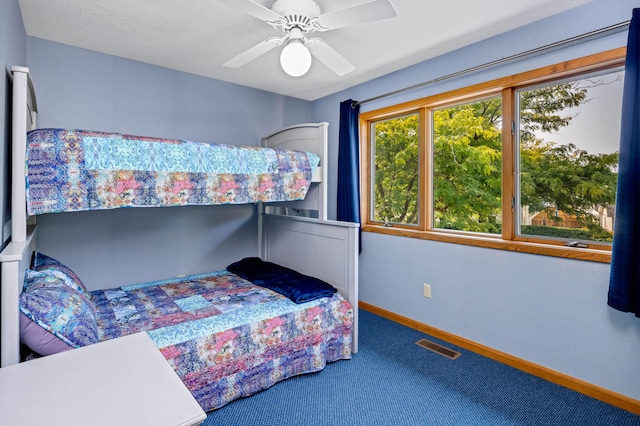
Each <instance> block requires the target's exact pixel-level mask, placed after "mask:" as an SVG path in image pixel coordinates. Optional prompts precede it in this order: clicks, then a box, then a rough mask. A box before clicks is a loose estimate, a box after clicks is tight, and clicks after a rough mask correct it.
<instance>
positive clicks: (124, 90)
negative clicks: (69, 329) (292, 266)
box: [27, 37, 311, 289]
mask: <svg viewBox="0 0 640 426" xmlns="http://www.w3.org/2000/svg"><path fill="white" fill-rule="evenodd" d="M27 62H28V66H29V69H30V70H31V74H32V77H33V80H34V84H35V87H36V93H37V96H38V107H39V110H40V114H39V115H38V127H40V128H45V127H63V128H80V129H88V130H103V131H113V132H121V133H129V134H137V135H145V136H157V137H165V138H178V139H188V140H193V141H203V142H217V143H228V144H234V145H254V146H255V145H260V138H261V137H262V136H266V135H268V134H270V133H272V132H274V131H276V130H278V129H280V128H282V127H285V126H289V125H291V124H295V123H300V122H308V121H309V118H310V114H311V105H310V104H309V102H307V101H302V100H297V99H293V98H289V97H285V96H280V95H276V94H273V93H268V92H264V91H259V90H255V89H250V88H246V87H243V86H238V85H233V84H229V83H225V82H221V81H216V80H212V79H208V78H204V77H198V76H195V75H191V74H187V73H183V72H178V71H173V70H169V69H166V68H161V67H157V66H153V65H148V64H143V63H140V62H135V61H131V60H127V59H122V58H118V57H115V56H110V55H105V54H101V53H96V52H92V51H88V50H84V49H79V48H75V47H71V46H67V45H63V44H59V43H54V42H50V41H46V40H42V39H38V38H32V37H29V38H28V39H27ZM255 214H256V210H255V207H254V206H253V205H240V206H231V205H225V206H213V207H184V208H182V207H181V208H154V209H125V210H118V211H108V212H92V213H65V214H57V215H43V216H41V217H38V225H39V228H38V248H39V250H40V251H42V252H44V253H47V254H49V255H50V256H53V257H55V258H58V259H59V260H60V261H62V262H64V263H67V264H68V265H69V266H70V267H72V268H73V269H74V270H75V271H76V272H77V273H78V275H79V276H80V277H81V278H82V279H83V280H84V281H85V283H86V284H87V286H88V287H90V288H92V289H97V288H105V287H113V286H114V285H123V284H129V283H135V282H141V281H148V280H154V279H162V278H170V277H173V276H177V275H181V274H191V273H200V272H207V271H212V270H216V269H223V268H224V267H225V266H227V265H228V264H229V263H231V262H234V261H236V260H239V259H240V258H242V257H244V256H255V255H257V253H258V244H257V232H258V231H257V225H256V220H255Z"/></svg>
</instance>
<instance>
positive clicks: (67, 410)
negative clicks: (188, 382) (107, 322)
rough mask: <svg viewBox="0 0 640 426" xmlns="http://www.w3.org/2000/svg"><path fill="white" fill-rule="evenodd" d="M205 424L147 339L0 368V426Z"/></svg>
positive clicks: (134, 337) (119, 341)
mask: <svg viewBox="0 0 640 426" xmlns="http://www.w3.org/2000/svg"><path fill="white" fill-rule="evenodd" d="M205 418H206V414H205V413H204V411H203V410H202V408H201V407H200V405H199V404H198V403H197V401H196V400H195V399H194V398H193V396H192V395H191V393H190V392H189V391H188V389H187V388H186V387H185V385H184V384H183V383H182V381H180V378H179V377H178V375H177V374H176V373H175V371H173V369H172V368H171V366H170V365H169V363H168V362H167V361H166V360H165V358H164V357H163V356H162V354H161V353H160V351H159V350H158V348H157V347H156V346H155V345H154V343H153V342H152V341H151V339H150V338H149V336H147V334H146V333H137V334H133V335H130V336H125V337H121V338H118V339H114V340H109V341H106V342H101V343H97V344H95V345H91V346H86V347H83V348H79V349H74V350H71V351H67V352H63V353H60V354H56V355H51V356H48V357H44V358H39V359H35V360H32V361H28V362H24V363H21V364H17V365H12V366H10V367H4V368H1V369H0V425H11V426H22V425H24V426H33V425H48V426H75V425H78V426H80V425H83V426H84V425H92V426H103V425H104V426H114V425H119V426H128V425H154V426H191V425H199V424H200V423H202V422H203V421H204V420H205Z"/></svg>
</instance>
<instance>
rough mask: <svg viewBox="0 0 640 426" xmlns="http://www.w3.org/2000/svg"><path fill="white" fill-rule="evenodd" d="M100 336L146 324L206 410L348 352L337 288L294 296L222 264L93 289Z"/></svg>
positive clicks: (346, 319) (348, 315) (347, 325)
mask: <svg viewBox="0 0 640 426" xmlns="http://www.w3.org/2000/svg"><path fill="white" fill-rule="evenodd" d="M91 299H92V301H93V303H94V305H95V307H96V315H97V322H98V333H99V339H100V340H107V339H112V338H116V337H119V336H124V335H127V334H131V333H135V332H139V331H146V332H147V334H148V335H149V336H150V337H151V339H152V340H153V341H154V342H155V344H156V346H158V348H159V349H160V351H161V352H162V354H163V355H164V356H165V358H166V359H167V360H168V362H169V363H170V364H171V366H172V367H173V368H174V370H175V371H176V373H177V374H178V375H179V376H180V378H181V379H182V381H183V382H184V383H185V385H186V386H187V388H188V389H189V390H190V391H191V393H192V394H193V396H194V397H195V398H196V400H197V401H198V402H199V403H200V405H201V406H202V408H203V409H204V410H205V411H210V410H213V409H216V408H219V407H221V406H223V405H225V404H227V403H228V402H230V401H232V400H234V399H237V398H239V397H243V396H248V395H251V394H253V393H255V392H258V391H260V390H262V389H266V388H268V387H270V386H271V385H273V384H275V383H277V382H279V381H281V380H283V379H286V378H289V377H292V376H295V375H299V374H303V373H309V372H314V371H319V370H322V369H323V368H324V366H325V365H326V363H327V362H332V361H337V360H340V359H349V358H351V339H352V330H353V310H352V308H351V305H350V304H349V302H347V301H346V300H344V299H343V298H342V297H341V296H340V295H339V294H337V293H336V294H334V295H333V296H331V297H325V298H321V299H316V300H313V301H310V302H307V303H302V304H296V303H294V302H292V301H291V300H289V299H288V298H286V297H285V296H282V295H280V294H278V293H275V292H273V291H271V290H268V289H266V288H263V287H259V286H256V285H254V284H252V283H250V282H249V281H246V280H244V279H242V278H240V277H238V276H237V275H234V274H232V273H230V272H227V271H219V272H214V273H210V274H202V275H196V276H190V277H185V278H181V279H175V280H165V281H156V282H151V283H144V284H136V285H131V286H124V287H119V288H115V289H109V290H99V291H93V292H91Z"/></svg>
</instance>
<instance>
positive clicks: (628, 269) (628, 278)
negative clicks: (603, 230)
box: [607, 9, 640, 317]
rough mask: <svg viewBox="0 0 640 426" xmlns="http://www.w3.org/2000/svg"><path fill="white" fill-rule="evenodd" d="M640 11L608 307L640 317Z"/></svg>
mask: <svg viewBox="0 0 640 426" xmlns="http://www.w3.org/2000/svg"><path fill="white" fill-rule="evenodd" d="M639 27H640V9H634V10H633V18H632V19H631V24H630V26H629V41H628V43H627V59H626V65H625V75H624V92H623V95H622V129H621V132H620V159H619V165H618V192H617V196H616V213H615V225H614V237H613V247H612V253H611V276H610V279H609V297H608V302H607V303H608V304H609V306H611V307H612V308H615V309H617V310H619V311H623V312H633V313H634V314H635V316H637V317H640V75H639V74H638V56H639V55H640V28H639Z"/></svg>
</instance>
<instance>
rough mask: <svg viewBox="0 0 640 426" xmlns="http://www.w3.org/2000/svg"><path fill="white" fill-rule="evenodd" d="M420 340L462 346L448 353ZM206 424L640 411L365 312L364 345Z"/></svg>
mask: <svg viewBox="0 0 640 426" xmlns="http://www.w3.org/2000/svg"><path fill="white" fill-rule="evenodd" d="M421 338H427V339H429V340H431V341H434V342H437V343H441V344H444V345H445V346H447V347H449V348H452V349H456V350H460V351H461V352H462V356H461V357H459V358H458V359H456V360H449V359H447V358H445V357H443V356H441V355H438V354H435V353H433V352H431V351H429V350H426V349H424V348H421V347H419V346H417V345H416V344H415V342H416V341H418V340H420V339H421ZM204 425H206V426H214V425H220V426H234V425H238V426H253V425H255V426H266V425H273V426H280V425H283V426H284V425H304V426H314V425H318V426H326V425H358V426H359V425H363V426H364V425H376V426H384V425H394V426H395V425H397V426H405V425H406V426H410V425H434V426H437V425H447V426H451V425H454V426H458V425H531V426H534V425H535V426H544V425H554V426H555V425H563V426H565V425H580V426H583V425H611V426H614V425H615V426H627V425H628V426H631V425H640V416H636V415H634V414H631V413H629V412H627V411H624V410H621V409H619V408H616V407H613V406H611V405H609V404H605V403H603V402H600V401H597V400H595V399H592V398H590V397H587V396H584V395H582V394H580V393H577V392H574V391H572V390H569V389H566V388H563V387H561V386H558V385H555V384H553V383H550V382H547V381H545V380H542V379H539V378H537V377H534V376H532V375H530V374H527V373H523V372H521V371H519V370H516V369H514V368H511V367H509V366H506V365H504V364H501V363H499V362H496V361H493V360H490V359H488V358H485V357H483V356H480V355H477V354H475V353H473V352H469V351H466V350H464V349H460V348H457V347H455V346H452V345H449V344H447V343H445V342H442V341H440V340H437V339H434V338H431V337H429V336H426V335H424V334H423V333H420V332H418V331H415V330H413V329H410V328H407V327H404V326H402V325H399V324H396V323H394V322H392V321H388V320H386V319H384V318H381V317H379V316H377V315H374V314H371V313H369V312H365V311H362V310H361V311H360V350H359V352H358V353H357V354H355V355H354V356H353V359H351V360H348V361H347V360H344V361H338V362H335V363H332V364H329V365H327V367H326V368H325V369H324V370H322V371H320V372H318V373H312V374H306V375H302V376H297V377H294V378H291V379H288V380H285V381H283V382H280V383H278V384H276V385H275V386H272V387H271V388H269V389H267V390H265V391H262V392H259V393H257V394H255V395H252V396H250V397H248V398H243V399H240V400H237V401H234V402H232V403H230V404H228V405H226V406H224V407H222V408H220V409H218V410H216V411H213V412H211V413H209V415H208V417H207V419H206V420H205V422H204Z"/></svg>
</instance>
